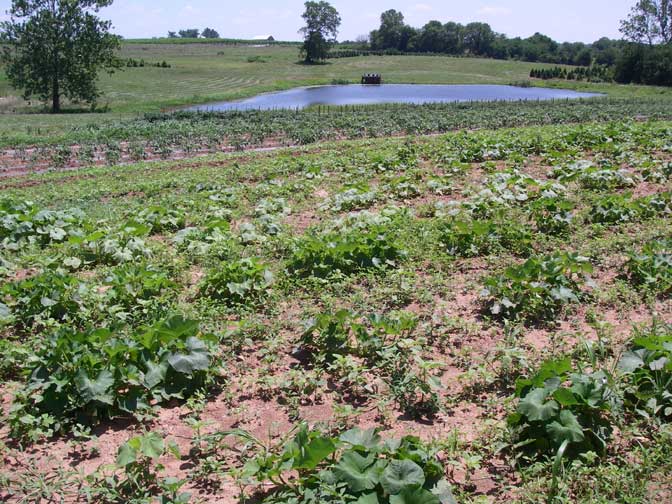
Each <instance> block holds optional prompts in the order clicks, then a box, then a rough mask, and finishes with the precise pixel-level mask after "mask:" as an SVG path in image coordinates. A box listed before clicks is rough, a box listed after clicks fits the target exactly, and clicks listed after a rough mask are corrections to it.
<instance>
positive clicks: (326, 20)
mask: <svg viewBox="0 0 672 504" xmlns="http://www.w3.org/2000/svg"><path fill="white" fill-rule="evenodd" d="M305 7H306V10H305V11H304V13H303V14H302V16H301V17H303V20H304V21H305V23H306V25H305V26H304V27H303V28H301V30H300V32H301V33H302V34H303V36H304V42H303V45H302V46H301V56H302V57H303V58H304V61H305V62H306V63H316V62H318V61H321V60H324V59H326V57H327V54H328V52H329V48H330V47H331V45H332V44H333V43H334V42H336V36H337V35H338V27H339V26H340V25H341V16H340V15H339V14H338V11H337V10H336V9H335V8H334V7H333V6H332V5H331V4H329V3H328V2H325V1H319V2H313V1H308V2H306V3H305Z"/></svg>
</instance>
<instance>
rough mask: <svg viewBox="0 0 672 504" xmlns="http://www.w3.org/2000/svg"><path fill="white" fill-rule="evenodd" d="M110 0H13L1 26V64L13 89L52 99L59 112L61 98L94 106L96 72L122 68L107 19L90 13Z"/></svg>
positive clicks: (96, 96)
mask: <svg viewBox="0 0 672 504" xmlns="http://www.w3.org/2000/svg"><path fill="white" fill-rule="evenodd" d="M111 3H112V1H111V0H76V1H72V0H57V1H53V2H43V1H41V0H14V1H13V2H12V7H11V9H10V10H9V14H10V18H9V21H5V22H3V23H2V25H1V26H0V28H1V29H0V34H1V35H2V37H1V38H0V41H1V42H3V43H4V47H3V51H2V62H3V63H4V64H5V65H6V66H5V72H6V74H7V77H8V79H9V80H10V82H11V83H12V85H13V86H14V87H15V88H17V89H23V96H24V98H25V99H26V100H29V99H30V98H31V97H32V96H33V95H37V96H38V97H39V98H40V99H41V100H43V101H45V102H46V101H49V100H51V111H52V112H53V113H57V112H60V111H61V97H62V96H65V97H66V98H68V99H70V100H72V101H75V102H82V101H83V102H87V103H91V104H95V102H96V99H97V98H98V97H99V95H100V92H99V91H98V88H97V86H96V81H97V78H98V71H99V70H107V71H108V72H110V73H111V72H112V70H114V69H115V68H119V67H120V66H121V63H120V61H119V60H118V58H117V57H116V56H115V52H116V51H117V50H118V49H119V47H120V43H119V40H120V39H119V37H117V36H116V35H112V34H111V33H110V32H109V30H110V28H111V27H112V23H111V22H110V21H102V20H100V19H99V18H98V17H96V16H95V15H94V14H95V13H97V12H98V9H100V8H102V7H106V6H108V5H110V4H111Z"/></svg>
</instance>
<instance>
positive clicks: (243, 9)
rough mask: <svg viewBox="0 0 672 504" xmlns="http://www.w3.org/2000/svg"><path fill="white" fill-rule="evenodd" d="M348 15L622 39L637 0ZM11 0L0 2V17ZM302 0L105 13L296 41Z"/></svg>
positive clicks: (140, 28) (156, 5)
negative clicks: (401, 16) (385, 15)
mask: <svg viewBox="0 0 672 504" xmlns="http://www.w3.org/2000/svg"><path fill="white" fill-rule="evenodd" d="M331 3H332V5H334V7H336V9H338V11H339V12H340V13H341V17H342V19H343V24H342V25H341V35H340V36H339V39H341V40H343V39H354V38H355V37H357V36H358V35H362V34H366V33H368V32H369V31H370V30H371V29H373V28H375V27H376V26H377V25H378V19H379V17H380V13H381V12H383V11H384V10H387V9H397V10H400V11H402V12H403V13H404V15H405V16H406V21H407V22H408V23H409V24H411V25H413V26H421V25H423V24H425V23H426V22H427V21H429V20H431V19H438V20H440V21H442V22H445V21H458V22H462V23H467V22H470V21H485V22H488V23H490V24H491V25H492V27H493V28H494V29H495V30H496V31H498V32H502V33H506V34H507V35H509V36H511V37H514V36H521V37H527V36H530V35H532V34H533V33H534V32H535V31H540V32H542V33H545V34H547V35H549V36H551V37H553V38H554V39H556V40H559V41H583V42H592V41H594V40H596V39H598V38H599V37H601V36H608V37H612V38H618V37H619V33H618V26H619V20H621V19H623V18H624V17H625V16H626V15H627V14H628V12H629V10H630V7H631V6H632V5H633V4H634V3H635V0H562V1H552V0H490V1H487V0H486V1H480V0H471V1H467V2H465V1H464V0H418V1H413V0H411V1H397V0H333V1H332V2H331ZM10 4H11V1H10V0H0V19H1V18H3V17H5V11H6V10H7V9H8V8H9V6H10ZM302 12H303V0H285V1H275V0H243V1H231V0H224V1H222V0H190V1H184V0H183V1H179V0H135V1H131V0H116V1H115V2H114V4H113V5H112V6H111V7H108V8H106V9H105V10H104V16H105V17H107V18H109V19H111V20H112V21H113V23H114V26H115V31H116V33H118V34H120V35H123V36H125V37H152V36H164V35H165V34H166V32H167V31H168V30H177V29H179V28H191V27H193V28H196V27H198V28H200V29H202V28H204V27H205V26H210V27H212V28H215V29H216V30H217V31H219V33H220V34H221V35H222V36H226V37H235V38H252V37H255V36H260V35H271V34H272V35H273V36H275V37H276V38H277V39H283V40H294V39H297V38H298V35H297V30H298V29H299V28H300V27H301V17H300V16H301V13H302Z"/></svg>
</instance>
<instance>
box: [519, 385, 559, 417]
mask: <svg viewBox="0 0 672 504" xmlns="http://www.w3.org/2000/svg"><path fill="white" fill-rule="evenodd" d="M547 397H548V391H546V390H544V389H534V390H532V392H530V393H529V394H527V395H526V396H525V397H524V398H523V399H521V401H520V403H519V404H518V409H517V411H518V412H519V413H522V414H523V415H525V416H526V417H527V418H528V420H530V421H532V422H540V421H541V422H545V421H547V420H549V419H551V418H553V417H554V416H555V415H557V413H558V411H559V410H560V406H559V405H558V403H557V402H555V401H553V400H551V401H546V398H547Z"/></svg>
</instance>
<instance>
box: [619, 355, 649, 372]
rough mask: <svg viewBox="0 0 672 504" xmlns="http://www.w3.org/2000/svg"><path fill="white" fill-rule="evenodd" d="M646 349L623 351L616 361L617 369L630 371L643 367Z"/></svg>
mask: <svg viewBox="0 0 672 504" xmlns="http://www.w3.org/2000/svg"><path fill="white" fill-rule="evenodd" d="M645 355H646V350H644V349H640V350H635V351H633V352H625V353H624V354H623V356H622V357H621V360H620V361H619V362H618V369H619V370H620V371H621V372H623V373H632V372H633V371H636V370H637V369H639V368H641V367H644V365H645V364H646V363H645V362H644V356H645Z"/></svg>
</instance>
